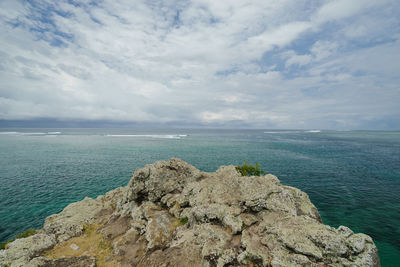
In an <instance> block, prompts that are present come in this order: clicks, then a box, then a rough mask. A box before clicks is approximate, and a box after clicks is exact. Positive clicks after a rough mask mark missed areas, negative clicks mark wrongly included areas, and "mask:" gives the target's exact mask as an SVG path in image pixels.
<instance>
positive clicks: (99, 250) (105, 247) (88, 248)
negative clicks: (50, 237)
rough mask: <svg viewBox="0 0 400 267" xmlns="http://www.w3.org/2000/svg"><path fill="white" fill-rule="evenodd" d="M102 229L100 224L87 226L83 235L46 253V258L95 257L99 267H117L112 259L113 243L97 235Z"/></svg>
mask: <svg viewBox="0 0 400 267" xmlns="http://www.w3.org/2000/svg"><path fill="white" fill-rule="evenodd" d="M100 227H101V225H98V224H91V225H87V226H85V227H84V234H83V235H81V236H79V237H74V238H71V239H69V240H67V241H65V242H62V243H59V244H57V245H56V246H55V247H54V248H53V249H51V250H48V251H46V252H45V253H44V256H45V257H46V258H49V259H60V258H63V257H67V258H69V257H80V256H93V257H95V258H96V264H97V266H98V267H112V266H116V265H117V262H116V261H115V260H114V259H113V257H112V247H111V242H110V241H108V240H105V239H104V238H103V236H102V235H101V234H100V233H97V230H98V229H99V228H100ZM77 247H78V248H79V249H77Z"/></svg>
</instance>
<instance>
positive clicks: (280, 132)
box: [264, 131, 300, 134]
mask: <svg viewBox="0 0 400 267" xmlns="http://www.w3.org/2000/svg"><path fill="white" fill-rule="evenodd" d="M264 133H266V134H283V133H300V132H299V131H271V132H264Z"/></svg>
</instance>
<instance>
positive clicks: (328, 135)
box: [0, 129, 400, 266]
mask: <svg viewBox="0 0 400 267" xmlns="http://www.w3.org/2000/svg"><path fill="white" fill-rule="evenodd" d="M171 157H179V158H182V159H183V160H185V161H187V162H189V163H191V164H193V165H195V166H196V167H197V168H199V169H200V170H203V171H215V170H216V169H217V167H218V166H220V165H228V164H234V165H238V164H242V163H243V161H244V160H247V162H249V163H252V164H254V163H256V162H259V163H260V164H261V166H262V168H263V169H264V170H266V171H267V172H270V173H273V174H275V175H277V176H278V178H279V179H280V180H281V182H282V183H283V184H287V185H291V186H295V187H298V188H300V189H301V190H303V191H305V192H307V193H308V194H309V196H310V198H311V200H312V202H313V203H314V204H315V205H316V206H317V208H318V210H319V212H320V213H321V216H322V218H323V221H324V223H326V224H329V225H331V226H334V227H337V226H339V225H347V226H349V227H350V228H351V229H353V230H354V231H355V232H363V233H366V234H368V235H370V236H372V237H373V238H374V240H375V242H376V244H377V246H378V249H379V254H380V257H381V262H382V265H383V266H400V132H368V131H347V132H336V131H321V132H315V131H313V132H310V131H270V130H188V129H185V130H178V129H170V130H159V129H158V130H135V129H22V130H21V129H1V130H0V203H1V206H0V241H5V240H7V239H9V238H11V237H13V236H14V235H15V234H16V233H18V232H21V231H23V230H25V229H27V228H29V227H37V228H39V227H41V226H42V224H43V220H44V219H45V218H46V216H48V215H50V214H53V213H57V212H60V211H61V210H62V209H63V208H64V207H65V206H66V205H67V204H68V203H71V202H75V201H78V200H81V199H83V198H84V197H85V196H90V197H96V196H97V195H100V194H104V193H105V192H107V191H109V190H111V189H113V188H115V187H118V186H122V185H126V184H127V183H128V181H129V179H130V177H131V175H132V173H133V171H134V170H135V168H137V167H142V166H143V165H145V164H147V163H152V162H154V161H156V160H167V159H169V158H171Z"/></svg>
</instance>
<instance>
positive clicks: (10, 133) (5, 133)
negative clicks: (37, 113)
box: [0, 132, 18, 135]
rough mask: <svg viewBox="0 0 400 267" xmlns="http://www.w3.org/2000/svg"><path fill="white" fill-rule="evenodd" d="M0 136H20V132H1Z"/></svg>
mask: <svg viewBox="0 0 400 267" xmlns="http://www.w3.org/2000/svg"><path fill="white" fill-rule="evenodd" d="M0 134H4V135H16V134H18V132H0Z"/></svg>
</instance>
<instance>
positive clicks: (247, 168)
mask: <svg viewBox="0 0 400 267" xmlns="http://www.w3.org/2000/svg"><path fill="white" fill-rule="evenodd" d="M236 170H237V171H238V172H240V174H241V175H242V176H261V175H264V174H265V172H264V171H262V170H260V164H258V163H256V165H255V166H253V165H248V164H247V162H246V161H244V163H243V165H242V166H240V165H239V166H236Z"/></svg>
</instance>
